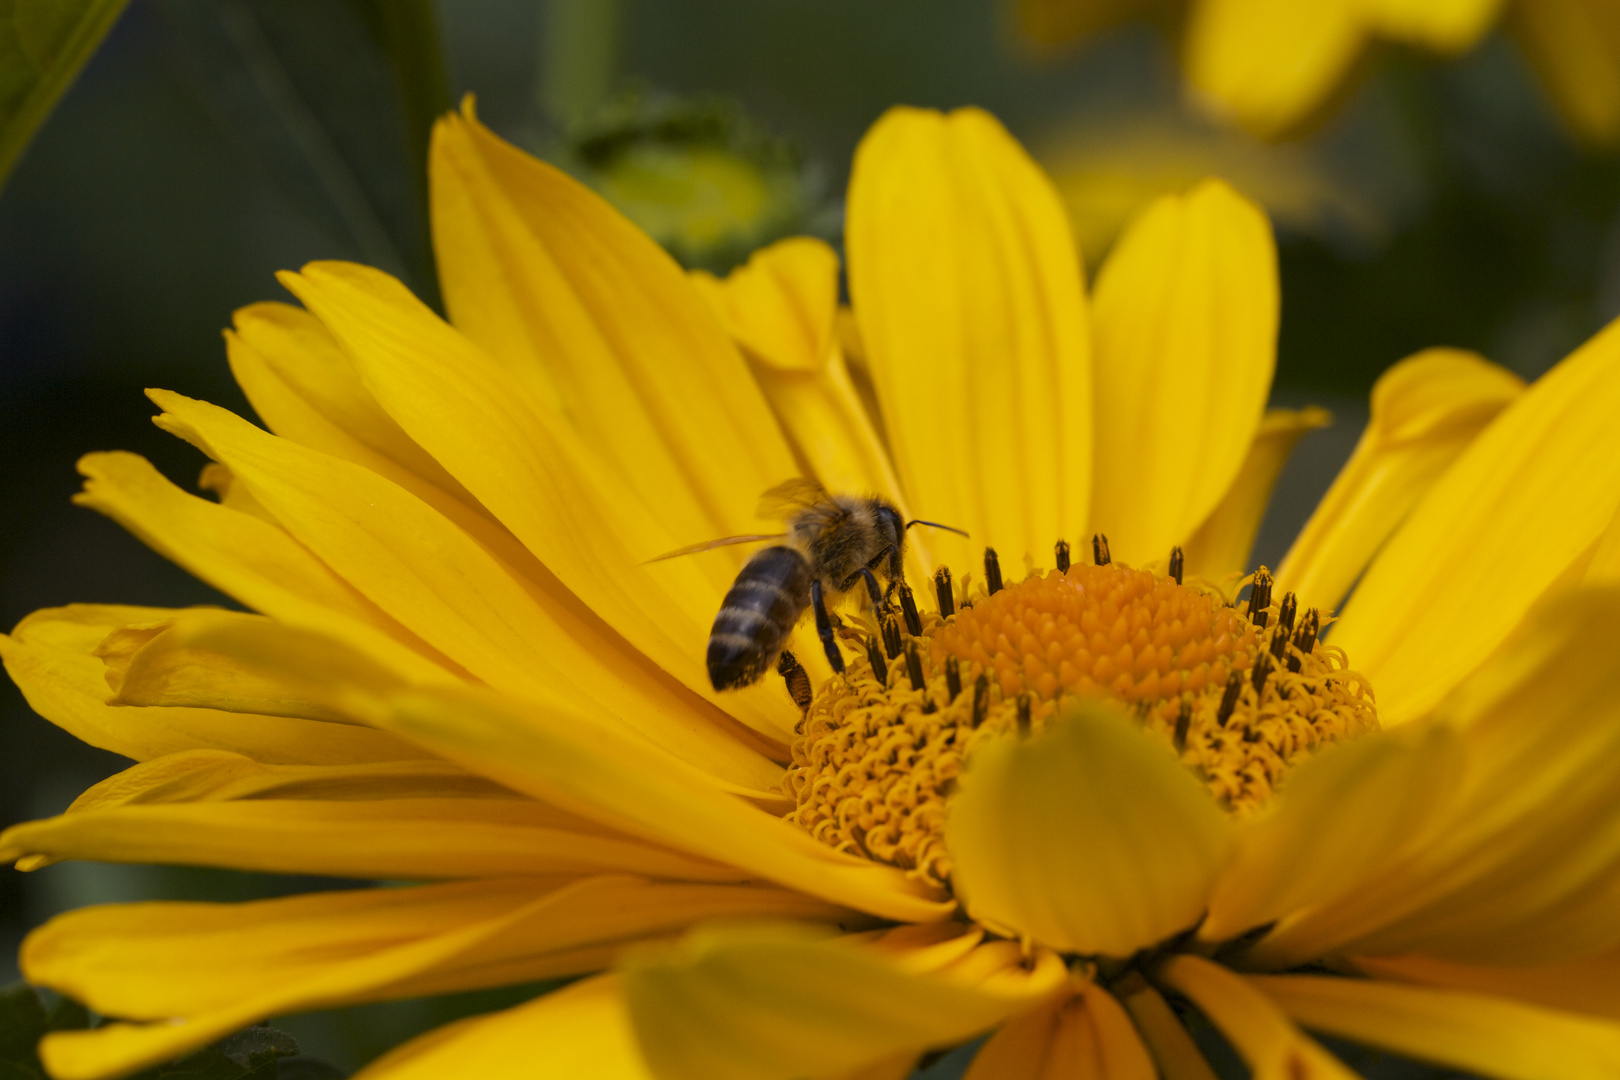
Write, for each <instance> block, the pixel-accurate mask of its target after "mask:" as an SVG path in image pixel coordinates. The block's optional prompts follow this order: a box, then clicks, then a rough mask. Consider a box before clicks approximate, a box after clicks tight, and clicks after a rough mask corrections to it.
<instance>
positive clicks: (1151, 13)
mask: <svg viewBox="0 0 1620 1080" xmlns="http://www.w3.org/2000/svg"><path fill="white" fill-rule="evenodd" d="M1179 9H1180V5H1171V4H1169V3H1167V2H1166V0H1020V15H1021V19H1022V22H1023V25H1024V27H1025V29H1026V30H1027V31H1028V32H1029V34H1030V35H1031V36H1032V37H1034V38H1035V40H1037V41H1039V42H1043V43H1046V44H1055V43H1058V42H1061V41H1065V40H1069V39H1072V38H1074V37H1077V36H1081V35H1084V34H1087V33H1091V32H1094V31H1096V30H1098V29H1101V28H1103V27H1105V26H1107V25H1109V24H1111V23H1114V22H1119V21H1122V20H1124V19H1128V18H1132V17H1150V18H1155V19H1158V20H1159V21H1164V22H1169V21H1172V20H1173V19H1174V17H1175V14H1176V12H1178V11H1179ZM1498 21H1501V22H1503V23H1505V25H1506V26H1507V27H1508V28H1509V29H1510V30H1511V31H1512V33H1513V35H1514V37H1515V38H1517V39H1518V41H1519V43H1520V45H1521V46H1522V47H1523V49H1524V51H1525V54H1526V56H1527V57H1528V58H1529V59H1530V61H1531V62H1532V63H1533V64H1534V65H1535V68H1536V70H1537V72H1538V74H1539V75H1540V76H1541V79H1542V82H1543V84H1544V85H1545V87H1546V90H1547V93H1548V95H1549V96H1550V97H1551V98H1552V100H1553V102H1554V104H1555V105H1556V106H1557V107H1558V110H1559V112H1560V113H1561V114H1562V115H1563V117H1564V120H1565V122H1566V123H1567V124H1568V125H1569V127H1570V129H1571V130H1572V131H1573V132H1574V133H1575V134H1576V135H1577V136H1578V137H1580V138H1582V139H1584V140H1586V141H1589V142H1593V143H1604V144H1607V143H1613V142H1615V141H1616V140H1617V139H1620V4H1616V3H1614V0H1190V3H1189V4H1187V5H1186V7H1185V22H1184V25H1183V30H1182V45H1181V52H1182V65H1183V68H1184V70H1185V73H1186V77H1187V81H1188V83H1189V84H1190V86H1191V87H1192V89H1193V91H1194V93H1195V94H1196V95H1197V96H1199V97H1200V98H1201V99H1203V100H1204V101H1205V102H1206V103H1207V104H1208V105H1209V106H1210V107H1211V108H1212V109H1213V110H1214V111H1215V112H1217V113H1220V114H1223V115H1225V116H1227V117H1229V118H1230V119H1232V120H1233V121H1235V122H1237V123H1238V124H1241V125H1242V126H1243V127H1245V128H1247V129H1249V130H1250V131H1252V132H1254V133H1255V134H1257V135H1260V136H1263V137H1266V138H1276V137H1278V136H1282V135H1286V134H1288V133H1289V132H1290V131H1292V130H1294V129H1296V128H1297V127H1299V125H1301V124H1302V123H1304V122H1306V121H1308V120H1310V119H1311V118H1312V117H1313V116H1315V115H1316V114H1317V113H1318V112H1320V111H1321V110H1322V109H1323V108H1324V107H1325V106H1326V105H1327V104H1328V103H1329V102H1330V101H1331V100H1332V98H1333V96H1334V94H1335V93H1336V92H1337V91H1338V90H1339V89H1340V88H1341V87H1342V86H1343V85H1344V83H1345V81H1346V80H1347V79H1348V78H1349V76H1350V74H1351V72H1352V69H1353V68H1354V67H1355V64H1356V61H1357V60H1358V59H1359V58H1360V56H1361V55H1362V53H1363V52H1364V51H1365V49H1366V47H1367V46H1368V44H1369V43H1370V42H1372V41H1374V40H1379V39H1382V40H1387V41H1393V42H1399V43H1402V44H1406V45H1412V46H1415V47H1417V48H1421V49H1425V50H1427V51H1430V52H1433V53H1437V54H1440V55H1442V56H1456V55H1460V54H1462V53H1464V52H1467V51H1468V50H1469V49H1471V48H1473V47H1474V46H1475V45H1476V44H1477V43H1478V42H1479V40H1480V38H1481V37H1483V36H1484V35H1485V33H1486V32H1487V31H1489V30H1490V28H1491V27H1492V26H1493V25H1495V24H1496V23H1497V22H1498Z"/></svg>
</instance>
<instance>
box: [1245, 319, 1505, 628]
mask: <svg viewBox="0 0 1620 1080" xmlns="http://www.w3.org/2000/svg"><path fill="white" fill-rule="evenodd" d="M1523 389H1524V382H1523V380H1521V379H1520V378H1519V377H1518V376H1517V375H1514V374H1513V373H1512V372H1511V371H1508V370H1507V369H1506V368H1502V367H1498V366H1497V365H1495V364H1492V363H1490V362H1489V361H1487V360H1485V359H1484V358H1482V357H1479V356H1477V355H1475V354H1473V353H1469V352H1463V351H1461V350H1458V349H1425V350H1424V351H1423V352H1420V353H1418V354H1416V355H1415V356H1409V357H1407V358H1406V359H1405V360H1402V361H1401V362H1399V363H1398V364H1396V365H1394V366H1393V367H1391V368H1390V369H1389V370H1388V371H1386V372H1384V374H1383V375H1381V376H1379V378H1378V381H1377V382H1376V383H1375V384H1373V391H1372V415H1371V417H1370V418H1369V419H1368V421H1367V427H1366V429H1365V430H1364V431H1363V432H1362V435H1361V439H1360V441H1358V442H1357V443H1356V448H1355V451H1354V452H1353V453H1352V454H1351V455H1350V460H1349V461H1347V462H1345V465H1344V467H1343V468H1342V469H1340V470H1339V475H1338V476H1337V477H1335V478H1334V481H1333V486H1332V487H1330V488H1329V489H1328V491H1327V494H1325V495H1323V496H1322V499H1321V501H1320V502H1319V503H1317V506H1316V509H1315V511H1313V512H1312V514H1311V517H1310V520H1309V521H1307V522H1306V523H1305V527H1304V528H1303V529H1301V530H1300V533H1299V536H1297V537H1296V538H1295V539H1294V543H1293V545H1292V546H1291V547H1290V548H1289V549H1288V554H1287V556H1285V557H1284V559H1283V561H1282V564H1281V565H1280V566H1278V567H1277V582H1278V585H1277V588H1278V590H1286V591H1292V592H1295V593H1297V594H1298V595H1299V598H1300V606H1301V607H1302V608H1303V607H1316V608H1320V609H1322V610H1324V611H1331V610H1333V609H1334V608H1336V607H1338V605H1339V601H1340V600H1342V599H1343V598H1344V595H1345V593H1347V592H1349V591H1350V586H1351V584H1352V583H1353V582H1354V581H1355V580H1356V578H1357V577H1358V576H1359V575H1360V574H1361V572H1362V570H1364V569H1366V567H1367V564H1368V562H1370V561H1371V560H1372V557H1373V554H1374V553H1375V552H1377V550H1378V549H1379V548H1380V547H1381V546H1382V545H1383V543H1384V541H1385V540H1387V539H1388V538H1389V536H1390V534H1391V533H1393V532H1394V531H1395V529H1396V527H1397V526H1399V525H1400V523H1401V521H1402V520H1404V519H1405V517H1406V515H1407V514H1408V513H1409V512H1410V511H1411V509H1412V507H1413V506H1415V505H1416V504H1417V503H1418V501H1419V500H1420V499H1421V498H1422V497H1423V496H1424V494H1425V493H1426V492H1427V491H1428V490H1429V488H1430V487H1431V486H1433V484H1434V482H1435V481H1436V480H1437V479H1438V478H1439V477H1440V476H1441V474H1442V473H1444V472H1445V470H1446V468H1447V467H1448V466H1450V465H1451V463H1452V462H1453V461H1455V460H1457V456H1458V455H1459V454H1461V453H1462V452H1463V450H1465V449H1466V448H1467V447H1468V444H1469V443H1471V442H1472V441H1473V440H1474V438H1475V437H1476V436H1477V435H1478V434H1479V433H1480V431H1481V430H1483V429H1484V428H1485V426H1486V425H1487V424H1489V423H1490V422H1491V421H1492V420H1494V419H1495V418H1496V416H1497V414H1498V413H1500V412H1501V411H1502V410H1503V409H1504V408H1505V407H1506V406H1507V405H1508V404H1509V403H1510V402H1511V401H1513V399H1514V398H1516V397H1517V396H1518V395H1519V394H1520V393H1521V392H1522V391H1523Z"/></svg>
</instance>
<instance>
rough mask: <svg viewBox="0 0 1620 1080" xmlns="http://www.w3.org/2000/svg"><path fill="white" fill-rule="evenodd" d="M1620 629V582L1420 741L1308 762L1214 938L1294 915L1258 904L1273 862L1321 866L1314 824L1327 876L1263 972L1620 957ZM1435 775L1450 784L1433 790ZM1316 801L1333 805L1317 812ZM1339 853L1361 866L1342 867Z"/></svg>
mask: <svg viewBox="0 0 1620 1080" xmlns="http://www.w3.org/2000/svg"><path fill="white" fill-rule="evenodd" d="M1617 634H1620V592H1616V591H1615V590H1614V589H1612V588H1611V589H1604V590H1591V591H1586V592H1581V593H1576V594H1573V595H1569V596H1565V597H1561V598H1557V599H1555V600H1552V601H1549V602H1548V603H1547V604H1545V605H1543V606H1542V607H1541V608H1539V609H1538V610H1537V611H1536V612H1535V613H1534V614H1533V615H1532V616H1531V618H1529V619H1527V620H1526V624H1525V626H1524V627H1523V628H1521V629H1520V631H1519V632H1518V633H1517V634H1516V636H1515V638H1514V639H1513V640H1512V641H1510V642H1509V643H1508V644H1506V645H1504V646H1503V647H1502V649H1501V650H1500V651H1498V652H1497V653H1496V654H1495V655H1494V656H1493V657H1492V659H1491V661H1490V662H1489V663H1488V664H1486V665H1484V666H1483V667H1482V668H1481V669H1480V670H1479V671H1478V672H1477V673H1475V674H1474V675H1473V676H1472V677H1470V679H1469V680H1468V681H1466V682H1465V683H1464V684H1463V685H1462V686H1460V687H1458V688H1457V689H1456V690H1455V691H1454V693H1453V695H1452V696H1451V698H1450V699H1449V701H1448V702H1447V704H1446V706H1445V708H1444V709H1443V710H1442V711H1441V712H1439V713H1438V714H1436V715H1435V716H1434V717H1432V718H1430V719H1428V720H1425V721H1421V722H1419V725H1417V726H1415V727H1414V729H1413V731H1412V732H1411V733H1406V732H1401V733H1399V737H1392V736H1382V737H1380V738H1379V739H1377V740H1371V739H1368V740H1363V742H1362V743H1359V744H1352V745H1351V746H1349V747H1345V748H1341V749H1337V750H1335V751H1333V752H1332V753H1330V754H1324V755H1323V756H1322V759H1321V761H1320V762H1319V763H1317V764H1316V765H1315V767H1313V768H1312V769H1310V770H1309V771H1307V770H1305V769H1303V768H1302V769H1301V770H1300V773H1299V775H1298V777H1296V779H1297V780H1298V781H1299V783H1298V784H1297V785H1296V784H1293V783H1291V784H1290V786H1289V788H1288V789H1286V790H1285V791H1284V793H1283V794H1282V795H1281V796H1280V798H1279V799H1278V801H1277V804H1276V806H1275V810H1274V813H1273V814H1272V816H1271V817H1270V818H1269V819H1268V820H1266V821H1262V822H1259V823H1257V824H1256V825H1255V826H1254V830H1253V832H1254V835H1253V836H1250V837H1246V838H1245V842H1244V843H1243V844H1241V845H1240V847H1239V852H1240V858H1239V861H1238V863H1237V864H1235V865H1234V866H1233V868H1232V870H1231V871H1230V874H1229V881H1230V882H1231V883H1232V884H1230V885H1229V886H1228V887H1227V888H1224V889H1223V890H1222V891H1220V892H1218V893H1217V901H1216V909H1215V911H1214V912H1212V917H1211V924H1210V927H1209V931H1208V932H1210V933H1217V932H1219V931H1220V929H1221V928H1222V927H1223V926H1224V927H1225V928H1226V929H1227V930H1228V931H1230V930H1232V929H1234V928H1236V927H1238V926H1240V925H1241V924H1244V923H1248V924H1251V925H1252V924H1253V923H1254V922H1258V921H1261V920H1263V919H1264V918H1266V917H1267V916H1268V914H1270V913H1271V912H1273V911H1277V910H1279V905H1278V904H1276V903H1274V902H1273V903H1267V902H1262V901H1259V900H1258V899H1257V897H1258V896H1260V895H1261V894H1262V893H1264V892H1265V891H1266V888H1265V887H1264V883H1265V882H1267V881H1276V880H1278V878H1279V875H1277V874H1275V873H1268V872H1267V871H1266V869H1265V867H1266V866H1268V865H1271V864H1273V862H1274V861H1275V865H1277V866H1280V865H1281V864H1282V863H1284V862H1286V861H1287V860H1288V859H1289V858H1299V857H1305V847H1306V845H1304V844H1302V843H1301V842H1300V833H1299V830H1300V829H1302V828H1304V827H1305V822H1306V821H1307V819H1309V820H1311V821H1314V822H1317V823H1319V824H1318V835H1317V836H1316V838H1315V840H1314V841H1313V844H1314V845H1316V846H1318V847H1319V850H1316V851H1315V852H1314V853H1313V854H1311V855H1310V856H1309V858H1310V860H1311V865H1313V866H1316V865H1320V866H1321V867H1322V868H1323V869H1322V871H1321V872H1319V873H1318V874H1316V875H1313V876H1309V877H1307V876H1304V875H1302V876H1301V877H1300V879H1299V883H1298V884H1296V885H1294V886H1292V891H1293V893H1294V897H1293V903H1295V904H1297V905H1298V906H1297V907H1295V909H1294V910H1293V911H1292V912H1291V913H1289V914H1287V915H1285V916H1284V917H1283V918H1282V920H1281V921H1280V922H1279V923H1278V924H1277V925H1276V926H1275V927H1274V928H1273V929H1272V930H1271V931H1270V933H1269V934H1267V936H1266V937H1264V938H1262V939H1261V940H1260V941H1259V942H1258V943H1257V944H1256V945H1255V946H1254V947H1253V949H1252V950H1251V953H1250V955H1251V958H1252V960H1253V962H1255V963H1258V964H1262V965H1267V966H1273V967H1287V966H1289V965H1291V964H1295V963H1299V962H1302V961H1303V960H1305V959H1308V958H1310V957H1316V956H1321V955H1324V954H1330V953H1335V952H1350V953H1363V954H1368V955H1375V954H1393V955H1399V954H1403V953H1410V952H1423V953H1425V954H1429V955H1433V956H1438V957H1442V958H1447V959H1451V960H1455V961H1460V962H1464V963H1475V964H1496V965H1506V964H1532V963H1540V964H1546V963H1553V962H1558V961H1561V960H1576V959H1579V958H1581V957H1589V956H1594V955H1598V954H1602V953H1606V952H1609V951H1611V950H1613V949H1614V948H1616V947H1617V946H1620V926H1616V924H1615V922H1614V920H1613V917H1612V912H1613V904H1614V902H1615V897H1616V896H1620V824H1617V823H1620V772H1617V770H1620V764H1617V762H1620V671H1617V670H1616V668H1615V667H1614V665H1613V664H1612V662H1611V660H1610V657H1609V653H1610V645H1609V643H1610V642H1612V641H1614V640H1615V638H1616V635H1617ZM1424 728H1429V729H1432V730H1423V729H1424ZM1335 759H1337V760H1335ZM1426 772H1427V773H1431V774H1432V778H1433V783H1432V785H1431V787H1430V791H1428V792H1420V791H1418V790H1416V787H1415V785H1416V783H1417V779H1416V778H1417V777H1419V776H1423V775H1424V774H1425V773H1426ZM1311 803H1320V804H1321V806H1320V808H1319V809H1316V810H1315V812H1314V813H1313V812H1312V811H1311V810H1308V809H1306V807H1307V806H1308V805H1309V804H1311ZM1329 803H1331V804H1332V809H1331V810H1329V809H1328V804H1329ZM1296 813H1297V814H1298V817H1297V818H1296V817H1293V815H1294V814H1296ZM1324 818H1326V819H1327V820H1328V821H1329V822H1331V821H1334V820H1339V821H1343V822H1345V823H1346V824H1344V825H1342V826H1332V825H1326V824H1320V823H1322V822H1323V820H1324ZM1364 822H1370V823H1371V828H1370V829H1368V830H1367V831H1366V832H1362V830H1361V825H1362V823H1364ZM1350 823H1353V824H1350ZM1379 835H1384V836H1386V837H1387V838H1388V839H1387V840H1385V841H1384V843H1383V844H1382V845H1381V846H1380V845H1379V844H1377V843H1376V837H1377V836H1379ZM1335 856H1340V857H1342V858H1343V859H1344V860H1345V867H1346V868H1353V869H1354V871H1355V872H1354V873H1346V872H1345V871H1344V870H1335V869H1331V868H1330V864H1331V863H1332V861H1333V860H1334V858H1335ZM1251 872H1253V874H1254V880H1253V881H1252V882H1251V881H1248V880H1246V878H1247V876H1248V875H1249V874H1250V873H1251ZM1302 889H1303V890H1304V891H1303V892H1302V891H1300V890H1302ZM1334 889H1337V890H1338V891H1337V892H1336V893H1333V892H1331V890H1334ZM1238 897H1246V898H1247V901H1248V903H1249V904H1251V905H1252V906H1250V907H1247V908H1245V907H1244V903H1243V902H1242V901H1239V900H1238V899H1237V898H1238ZM1227 900H1231V901H1232V903H1233V909H1231V910H1229V909H1227V908H1226V907H1225V902H1226V901H1227ZM1237 910H1242V911H1243V914H1242V915H1241V916H1240V915H1238V914H1237V913H1236V911H1237Z"/></svg>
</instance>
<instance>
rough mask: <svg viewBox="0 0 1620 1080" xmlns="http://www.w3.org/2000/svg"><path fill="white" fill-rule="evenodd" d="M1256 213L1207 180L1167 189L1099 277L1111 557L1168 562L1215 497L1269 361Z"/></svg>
mask: <svg viewBox="0 0 1620 1080" xmlns="http://www.w3.org/2000/svg"><path fill="white" fill-rule="evenodd" d="M1277 305H1278V286H1277V252H1276V245H1275V244H1274V243H1273V241H1272V238H1271V226H1270V225H1269V224H1268V223H1267V221H1266V217H1265V214H1264V213H1262V212H1261V210H1260V209H1259V208H1258V207H1256V206H1255V205H1254V204H1253V203H1251V202H1249V201H1248V200H1247V199H1244V198H1243V197H1242V196H1240V195H1238V194H1237V193H1236V192H1234V191H1233V190H1232V189H1231V188H1229V187H1227V186H1226V185H1225V184H1224V183H1222V182H1220V181H1219V180H1206V181H1204V182H1203V183H1201V184H1199V185H1197V186H1196V187H1194V188H1193V189H1192V190H1191V191H1189V192H1188V193H1187V194H1186V195H1181V196H1175V195H1170V196H1165V197H1163V198H1161V199H1159V200H1157V201H1156V202H1154V203H1153V204H1152V205H1151V206H1149V207H1148V208H1147V209H1146V210H1145V211H1143V213H1142V214H1141V216H1140V217H1138V218H1137V219H1136V220H1135V221H1134V222H1132V223H1131V225H1130V226H1129V227H1128V228H1127V229H1126V231H1125V234H1124V235H1123V236H1122V237H1120V239H1119V242H1118V243H1117V244H1116V245H1115V246H1114V249H1113V251H1112V252H1111V253H1110V254H1109V257H1108V261H1107V262H1106V263H1105V264H1104V265H1103V268H1102V271H1101V272H1100V273H1099V274H1098V276H1097V294H1096V311H1095V320H1096V350H1097V352H1096V387H1097V389H1096V414H1097V419H1096V440H1097V448H1096V462H1097V477H1096V481H1095V484H1096V486H1095V489H1094V494H1093V502H1092V520H1093V522H1094V524H1095V527H1096V528H1097V529H1098V530H1100V531H1102V532H1104V533H1106V534H1107V535H1108V540H1109V543H1110V545H1111V547H1112V548H1113V552H1114V557H1115V558H1116V559H1119V560H1121V561H1123V562H1126V563H1131V564H1134V565H1141V564H1142V563H1146V562H1152V561H1154V560H1158V559H1163V558H1166V557H1168V556H1169V554H1170V548H1171V546H1172V545H1175V544H1179V543H1182V542H1183V541H1185V540H1186V539H1187V538H1188V537H1190V536H1191V535H1192V533H1193V530H1195V529H1196V528H1197V527H1198V526H1199V524H1200V523H1201V522H1203V521H1204V519H1205V518H1207V517H1208V516H1209V515H1210V513H1211V511H1213V510H1214V509H1215V507H1216V506H1217V504H1219V502H1220V501H1221V497H1222V496H1223V495H1225V494H1226V492H1227V490H1228V488H1230V487H1231V486H1232V482H1233V480H1234V479H1236V477H1237V475H1238V470H1239V469H1240V468H1241V467H1242V465H1243V460H1244V457H1245V455H1247V454H1248V452H1249V447H1250V444H1251V443H1252V442H1253V440H1254V437H1255V432H1256V430H1257V429H1258V427H1259V424H1260V417H1261V413H1262V412H1264V411H1265V405H1266V395H1267V394H1268V393H1269V392H1270V389H1271V373H1272V369H1273V368H1274V367H1275V366H1276V360H1277V311H1278V307H1277Z"/></svg>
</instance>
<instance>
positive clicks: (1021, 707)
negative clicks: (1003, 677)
mask: <svg viewBox="0 0 1620 1080" xmlns="http://www.w3.org/2000/svg"><path fill="white" fill-rule="evenodd" d="M1018 734H1020V735H1028V734H1029V695H1028V694H1019V695H1018Z"/></svg>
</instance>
